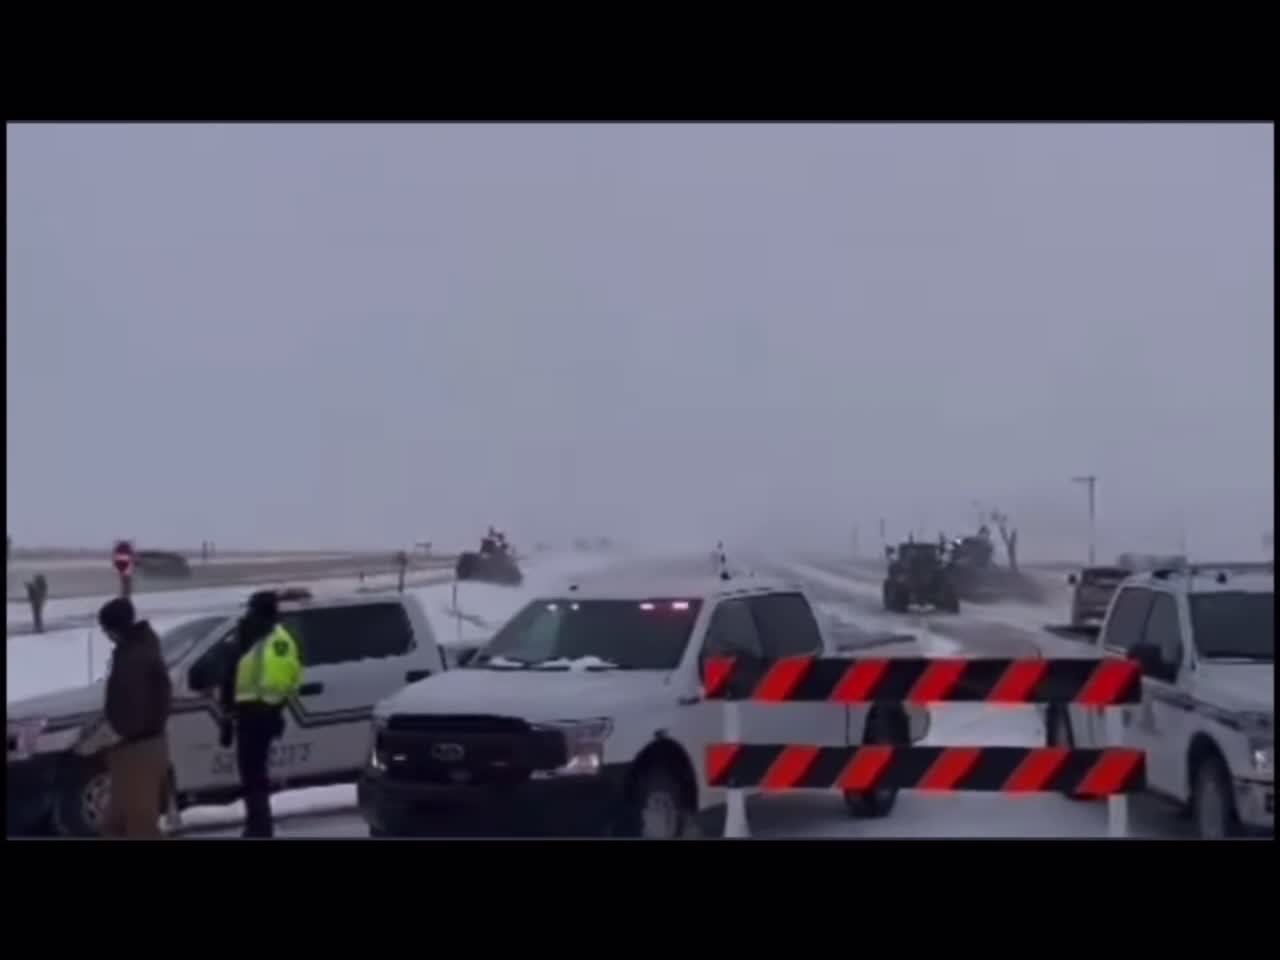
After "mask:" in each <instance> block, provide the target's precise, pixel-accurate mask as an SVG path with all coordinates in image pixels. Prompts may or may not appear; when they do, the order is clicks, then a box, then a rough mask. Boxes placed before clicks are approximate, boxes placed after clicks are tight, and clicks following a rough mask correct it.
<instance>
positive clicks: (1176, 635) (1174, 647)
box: [1142, 594, 1182, 683]
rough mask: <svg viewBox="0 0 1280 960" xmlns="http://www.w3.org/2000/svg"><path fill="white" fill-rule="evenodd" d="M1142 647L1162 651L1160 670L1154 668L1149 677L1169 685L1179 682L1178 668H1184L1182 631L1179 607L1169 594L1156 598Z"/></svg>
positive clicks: (1144, 632)
mask: <svg viewBox="0 0 1280 960" xmlns="http://www.w3.org/2000/svg"><path fill="white" fill-rule="evenodd" d="M1142 645H1143V646H1144V647H1151V648H1153V649H1155V650H1158V651H1160V664H1159V667H1160V669H1159V670H1158V671H1156V670H1155V667H1154V666H1153V667H1152V670H1151V671H1150V672H1149V674H1148V675H1149V676H1155V677H1156V678H1157V679H1159V680H1165V681H1167V682H1169V683H1173V682H1174V681H1175V680H1177V678H1178V668H1179V667H1181V666H1182V629H1181V627H1180V625H1179V623H1178V605H1177V604H1176V603H1175V602H1174V599H1173V597H1171V596H1169V595H1168V594H1156V596H1155V597H1154V599H1153V601H1152V604H1151V612H1150V614H1149V615H1148V616H1147V625H1146V629H1145V630H1144V631H1143V634H1142Z"/></svg>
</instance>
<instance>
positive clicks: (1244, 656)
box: [1201, 650, 1276, 663]
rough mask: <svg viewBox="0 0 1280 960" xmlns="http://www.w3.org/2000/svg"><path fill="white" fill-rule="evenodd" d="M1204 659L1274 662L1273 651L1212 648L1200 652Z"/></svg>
mask: <svg viewBox="0 0 1280 960" xmlns="http://www.w3.org/2000/svg"><path fill="white" fill-rule="evenodd" d="M1201 656H1203V657H1204V658H1205V659H1206V660H1238V661H1240V662H1241V663H1275V659H1276V655H1275V654H1274V653H1255V652H1252V651H1248V650H1214V651H1213V652H1212V653H1204V654H1201Z"/></svg>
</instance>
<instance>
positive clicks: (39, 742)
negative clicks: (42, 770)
mask: <svg viewBox="0 0 1280 960" xmlns="http://www.w3.org/2000/svg"><path fill="white" fill-rule="evenodd" d="M48 727H49V721H48V720H47V719H46V718H44V717H32V718H29V719H24V720H14V721H11V722H9V723H8V724H6V734H7V740H8V749H7V750H6V754H7V758H8V759H9V760H10V761H13V760H26V759H28V758H30V757H32V756H34V755H36V754H41V753H63V752H65V751H67V750H70V749H71V748H72V747H74V746H75V745H76V743H77V742H78V741H79V740H80V734H81V731H82V730H83V728H82V727H79V726H75V727H63V728H62V729H60V730H49V729H48Z"/></svg>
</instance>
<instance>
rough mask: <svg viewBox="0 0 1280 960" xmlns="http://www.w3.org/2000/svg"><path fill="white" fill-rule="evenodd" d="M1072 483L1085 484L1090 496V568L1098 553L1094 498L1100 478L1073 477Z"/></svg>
mask: <svg viewBox="0 0 1280 960" xmlns="http://www.w3.org/2000/svg"><path fill="white" fill-rule="evenodd" d="M1071 482H1072V483H1083V484H1084V485H1085V489H1086V490H1087V491H1088V495H1089V566H1091V567H1092V566H1093V565H1094V563H1095V561H1096V559H1097V558H1096V556H1095V555H1096V553H1097V544H1096V542H1095V539H1094V538H1095V536H1096V534H1097V530H1096V528H1095V526H1094V521H1095V517H1096V514H1095V499H1094V497H1095V494H1096V493H1097V488H1098V478H1097V477H1096V476H1095V475H1094V474H1092V473H1090V474H1087V475H1085V476H1083V477H1072V478H1071Z"/></svg>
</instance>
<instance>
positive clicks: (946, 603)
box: [940, 589, 960, 613]
mask: <svg viewBox="0 0 1280 960" xmlns="http://www.w3.org/2000/svg"><path fill="white" fill-rule="evenodd" d="M940 606H941V608H942V610H943V611H944V612H945V613H959V612H960V597H959V596H958V595H957V594H956V592H955V591H954V590H950V589H944V590H943V591H942V603H941V604H940Z"/></svg>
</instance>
